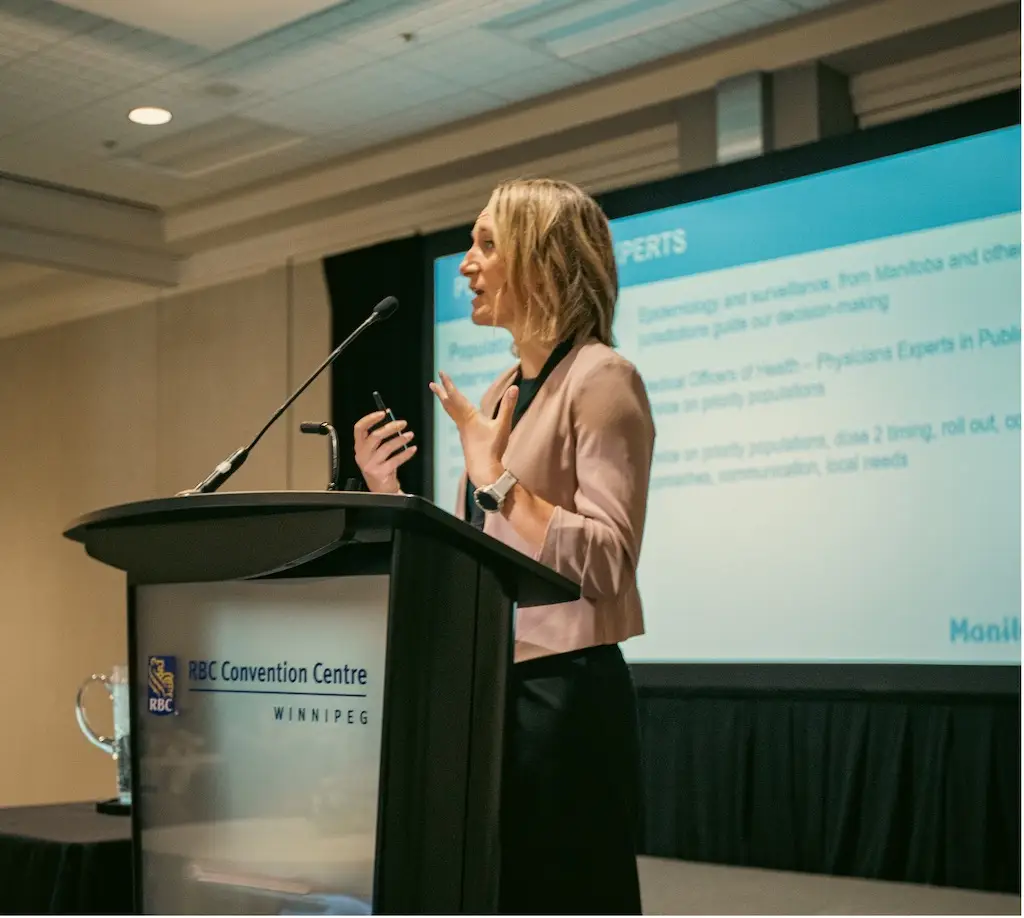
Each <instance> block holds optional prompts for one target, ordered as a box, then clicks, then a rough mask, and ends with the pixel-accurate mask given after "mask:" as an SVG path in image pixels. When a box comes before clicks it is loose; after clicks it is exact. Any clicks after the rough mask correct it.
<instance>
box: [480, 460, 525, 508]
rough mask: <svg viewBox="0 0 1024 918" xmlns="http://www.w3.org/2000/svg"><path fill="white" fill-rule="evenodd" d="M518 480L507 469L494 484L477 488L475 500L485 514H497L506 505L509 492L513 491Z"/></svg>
mask: <svg viewBox="0 0 1024 918" xmlns="http://www.w3.org/2000/svg"><path fill="white" fill-rule="evenodd" d="M518 480H519V479H518V478H516V476H515V475H513V474H512V473H511V472H510V471H509V470H508V469H505V471H504V472H502V473H501V477H500V478H499V479H498V480H497V481H496V482H494V484H489V485H485V486H484V487H482V488H477V489H476V490H475V491H474V492H473V500H475V501H476V505H477V506H478V507H479V508H480V509H481V510H483V511H484V513H497V512H498V511H499V510H500V509H501V507H502V504H504V503H505V498H506V497H508V492H509V491H511V490H512V488H513V486H514V485H515V483H516V482H517V481H518Z"/></svg>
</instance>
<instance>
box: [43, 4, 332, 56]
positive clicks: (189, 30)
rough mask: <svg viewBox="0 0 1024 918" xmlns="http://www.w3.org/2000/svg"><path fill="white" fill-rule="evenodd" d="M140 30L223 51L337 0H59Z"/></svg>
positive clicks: (312, 12)
mask: <svg viewBox="0 0 1024 918" xmlns="http://www.w3.org/2000/svg"><path fill="white" fill-rule="evenodd" d="M61 2H62V3H63V5H64V6H70V7H74V8H75V9H79V10H84V11H85V12H88V13H92V14H93V15H94V16H101V17H103V18H105V19H116V20H117V21H118V22H123V23H126V24H127V25H130V26H134V27H135V28H138V29H147V30H148V31H150V32H157V33H159V34H161V35H169V36H171V37H173V38H177V39H179V40H180V41H184V42H188V43H189V44H192V45H196V46H198V47H200V48H205V49H206V50H208V51H220V50H223V49H224V48H229V47H231V46H232V45H237V44H240V43H241V42H243V41H247V40H249V39H251V38H255V37H256V36H257V35H262V34H264V33H265V32H270V31H272V30H274V29H279V28H281V27H282V26H286V25H288V24H289V23H292V22H295V21H296V20H297V19H302V18H304V17H306V16H311V15H312V14H314V13H318V12H320V11H321V10H324V9H326V8H327V7H329V6H335V5H336V4H337V3H338V0H213V2H211V0H121V2H117V0H61Z"/></svg>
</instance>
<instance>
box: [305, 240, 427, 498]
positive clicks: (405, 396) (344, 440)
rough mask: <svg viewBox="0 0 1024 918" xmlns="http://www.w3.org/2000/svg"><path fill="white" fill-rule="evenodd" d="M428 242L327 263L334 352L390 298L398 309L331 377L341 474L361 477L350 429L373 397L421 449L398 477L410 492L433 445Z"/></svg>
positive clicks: (421, 478) (383, 247) (417, 486)
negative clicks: (378, 398) (376, 394)
mask: <svg viewBox="0 0 1024 918" xmlns="http://www.w3.org/2000/svg"><path fill="white" fill-rule="evenodd" d="M423 263H424V255H423V237H422V236H413V237H410V238H407V239H397V240H394V241H392V242H384V243H381V244H380V245H375V246H372V247H371V248H366V249H360V250H358V251H355V252H346V253H343V254H341V255H333V256H331V257H329V258H325V259H324V262H323V269H324V278H325V280H326V282H327V290H328V293H329V295H330V298H331V318H332V321H331V334H332V338H333V343H332V345H331V346H332V347H337V346H338V345H339V344H340V343H341V342H342V341H343V340H344V339H345V338H346V337H347V336H348V335H349V334H350V333H351V332H352V330H353V329H354V328H355V327H356V326H357V325H358V324H359V323H360V322H362V321H363V319H365V318H366V316H367V315H368V314H369V312H370V310H371V309H372V308H373V307H374V306H375V305H376V304H377V303H379V302H380V301H381V300H382V299H384V297H386V296H395V297H397V298H398V302H399V308H398V312H397V313H395V315H394V316H392V317H391V318H390V319H388V320H387V321H386V322H384V323H382V324H380V325H378V326H375V327H373V328H370V329H369V330H368V331H366V332H365V333H364V334H363V335H362V337H360V338H359V339H358V340H357V341H356V342H354V343H353V344H352V345H351V346H350V347H349V349H348V350H347V351H345V353H344V355H343V356H342V357H341V358H339V359H338V360H337V361H336V362H335V364H334V366H333V368H332V375H331V400H332V404H331V417H332V423H333V424H334V425H335V427H336V428H337V429H338V436H339V439H340V440H341V460H342V466H341V476H342V482H343V483H344V481H345V479H346V478H349V477H356V476H358V475H359V470H358V469H357V468H356V465H355V460H354V459H353V455H352V426H353V425H354V424H355V422H356V421H357V420H359V418H361V417H363V416H364V415H366V414H369V413H370V412H372V411H374V410H376V406H375V405H374V403H373V392H374V391H375V390H376V391H378V392H380V394H381V395H382V396H383V398H384V401H385V402H386V403H387V405H388V407H389V408H390V409H391V410H392V411H393V412H394V414H395V417H396V418H400V419H404V420H406V421H408V422H409V429H410V430H412V431H413V433H414V434H415V439H414V441H413V442H414V443H416V444H417V446H418V447H419V448H418V450H417V454H416V456H415V457H414V458H413V459H411V460H410V461H409V462H407V463H406V464H405V466H403V468H402V471H401V472H400V473H399V475H400V479H401V483H402V487H403V489H404V490H405V491H407V492H408V493H410V494H423V493H425V482H426V475H427V469H428V459H429V456H428V454H429V444H428V441H427V436H428V431H427V425H426V420H427V413H426V408H427V405H428V404H429V399H428V396H430V391H429V390H428V389H427V383H428V382H429V381H430V376H429V373H430V368H429V363H428V362H427V360H428V359H429V357H425V355H429V354H430V353H432V348H431V339H430V338H429V337H428V328H430V325H429V318H430V317H429V316H428V315H427V310H428V309H429V305H430V304H429V303H427V297H426V293H427V287H426V278H425V276H424V269H423Z"/></svg>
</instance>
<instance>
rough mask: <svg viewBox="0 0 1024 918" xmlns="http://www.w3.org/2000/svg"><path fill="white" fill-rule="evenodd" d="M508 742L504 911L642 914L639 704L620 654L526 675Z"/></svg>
mask: <svg viewBox="0 0 1024 918" xmlns="http://www.w3.org/2000/svg"><path fill="white" fill-rule="evenodd" d="M505 737H506V754H505V771H504V778H503V788H502V802H501V845H502V858H501V892H500V906H499V910H500V912H501V913H502V914H520V915H522V914H539V913H540V914H547V915H554V914H563V915H567V914H589V915H594V914H606V915H607V914H618V915H627V914H633V915H637V914H640V913H641V907H640V888H639V881H638V878H637V867H636V842H637V834H638V828H639V822H640V743H639V731H638V726H637V711H636V693H635V691H634V688H633V683H632V680H631V678H630V674H629V669H628V667H627V666H626V663H625V661H624V660H623V658H622V653H621V651H620V650H619V648H618V646H617V645H608V646H602V647H591V648H587V649H586V650H582V651H575V652H572V653H565V654H559V655H557V656H553V657H545V658H542V659H539V660H529V661H526V662H524V663H517V664H515V665H514V666H513V667H512V673H511V676H510V698H509V723H508V724H507V729H506V733H505Z"/></svg>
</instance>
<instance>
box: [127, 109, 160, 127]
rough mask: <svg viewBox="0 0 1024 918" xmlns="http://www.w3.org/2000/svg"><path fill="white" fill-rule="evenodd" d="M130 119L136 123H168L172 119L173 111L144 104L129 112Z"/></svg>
mask: <svg viewBox="0 0 1024 918" xmlns="http://www.w3.org/2000/svg"><path fill="white" fill-rule="evenodd" d="M128 120H129V121H134V122H135V123H136V124H167V122H168V121H170V120H171V113H170V112H169V111H167V109H166V108H152V107H150V106H143V107H142V108H133V109H132V110H131V111H130V112H128Z"/></svg>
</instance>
